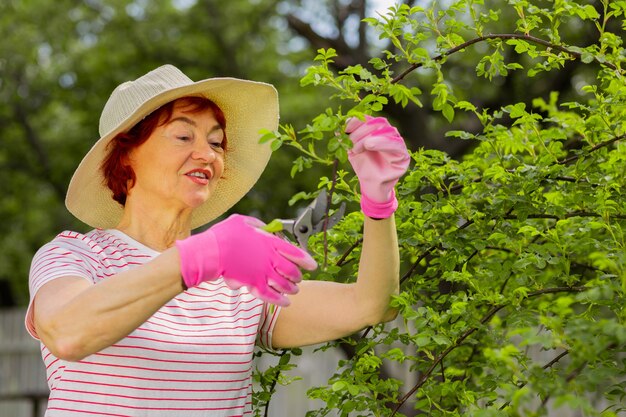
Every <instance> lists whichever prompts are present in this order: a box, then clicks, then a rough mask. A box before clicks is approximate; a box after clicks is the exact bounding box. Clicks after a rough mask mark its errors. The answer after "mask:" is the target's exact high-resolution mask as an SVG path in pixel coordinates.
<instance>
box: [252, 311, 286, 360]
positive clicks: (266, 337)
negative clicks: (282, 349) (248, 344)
mask: <svg viewBox="0 0 626 417" xmlns="http://www.w3.org/2000/svg"><path fill="white" fill-rule="evenodd" d="M280 310H281V307H280V306H277V305H274V304H269V303H263V311H262V313H261V323H260V325H259V334H258V336H257V340H256V344H257V346H259V347H261V348H263V349H265V350H268V351H270V352H274V353H275V352H276V351H275V350H274V348H273V347H272V332H273V331H274V326H275V325H276V321H277V320H278V315H279V314H280Z"/></svg>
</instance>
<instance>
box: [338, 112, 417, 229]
mask: <svg viewBox="0 0 626 417" xmlns="http://www.w3.org/2000/svg"><path fill="white" fill-rule="evenodd" d="M346 133H348V134H349V136H350V139H351V140H352V142H353V143H354V146H353V147H352V149H351V150H350V151H348V160H349V161H350V164H352V168H353V169H354V172H355V173H356V175H357V177H358V178H359V185H360V187H361V210H363V213H364V214H365V215H366V216H369V217H372V218H376V219H385V218H387V217H391V215H392V214H393V212H394V211H396V209H397V208H398V200H397V199H396V193H395V191H394V186H395V185H396V183H397V182H398V179H399V178H400V177H401V176H402V175H403V174H404V173H405V172H406V170H407V167H408V166H409V162H410V160H411V158H410V156H409V152H408V151H407V148H406V145H405V143H404V139H402V136H400V133H398V130H397V129H396V128H395V127H393V126H391V124H389V122H388V121H387V119H386V118H384V117H371V116H365V121H362V120H359V119H357V118H356V117H353V118H351V119H349V120H348V123H347V124H346Z"/></svg>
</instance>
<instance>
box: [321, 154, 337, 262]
mask: <svg viewBox="0 0 626 417" xmlns="http://www.w3.org/2000/svg"><path fill="white" fill-rule="evenodd" d="M338 166H339V160H338V159H337V158H335V160H334V161H333V181H332V183H331V184H330V191H329V192H328V196H327V197H326V213H325V214H324V216H325V217H324V228H323V230H324V269H326V266H327V265H328V221H329V219H330V204H331V202H332V201H333V193H334V192H335V185H336V184H337V167H338Z"/></svg>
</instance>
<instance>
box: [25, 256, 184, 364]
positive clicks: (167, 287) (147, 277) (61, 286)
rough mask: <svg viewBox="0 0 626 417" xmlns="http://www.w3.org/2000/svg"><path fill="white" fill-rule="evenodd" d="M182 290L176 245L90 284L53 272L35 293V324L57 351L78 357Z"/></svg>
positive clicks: (112, 338) (129, 328)
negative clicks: (130, 267)
mask: <svg viewBox="0 0 626 417" xmlns="http://www.w3.org/2000/svg"><path fill="white" fill-rule="evenodd" d="M182 290H183V287H182V279H181V275H180V268H179V261H178V252H177V250H176V249H168V250H166V251H165V252H163V253H162V254H161V255H159V256H158V257H156V258H155V259H154V260H152V261H151V262H148V263H146V264H144V265H142V266H138V267H136V268H133V269H131V270H128V271H125V272H122V273H119V274H117V275H114V276H112V277H110V278H108V279H106V280H104V281H101V282H99V283H97V284H95V285H93V284H90V283H89V282H87V281H86V280H85V279H84V278H80V277H72V276H68V277H62V278H57V279H55V280H53V281H50V282H49V283H47V284H45V285H44V286H43V287H41V288H40V289H39V291H38V292H37V295H36V296H35V299H34V301H33V303H34V304H33V307H34V311H33V314H34V322H35V329H36V331H37V334H38V336H39V338H40V339H41V341H42V342H43V344H44V345H46V347H47V348H48V349H49V350H50V351H51V352H52V353H53V354H54V355H55V356H56V357H58V358H61V359H65V360H69V361H77V360H80V359H83V358H84V357H86V356H88V355H90V354H92V353H95V352H98V351H99V350H102V349H104V348H105V347H108V346H110V345H112V344H113V343H115V342H117V341H119V340H120V339H123V338H124V337H126V336H127V335H128V334H130V333H131V332H132V331H133V330H135V329H136V328H137V327H139V326H140V325H141V324H142V323H144V322H145V321H146V320H147V319H148V318H149V317H150V316H152V315H153V314H154V313H155V312H156V311H157V310H158V309H159V308H161V307H162V306H163V305H165V304H166V303H167V302H168V301H169V300H171V299H172V298H174V297H175V296H176V295H177V294H179V293H180V292H181V291H182Z"/></svg>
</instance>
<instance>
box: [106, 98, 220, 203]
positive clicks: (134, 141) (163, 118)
mask: <svg viewBox="0 0 626 417" xmlns="http://www.w3.org/2000/svg"><path fill="white" fill-rule="evenodd" d="M178 101H184V102H185V106H186V107H190V109H189V110H187V112H189V113H200V112H202V111H205V110H211V111H212V112H213V115H214V116H215V120H217V123H219V125H220V126H221V127H222V129H223V130H224V141H223V142H222V148H223V149H224V150H226V143H227V142H226V118H225V117H224V112H222V110H221V109H220V108H219V107H218V106H217V104H215V103H214V102H212V101H211V100H209V99H207V98H204V97H182V98H179V99H176V100H174V101H170V102H169V103H167V104H164V105H163V106H161V107H159V108H158V109H156V110H155V111H153V112H152V113H150V114H149V115H148V116H146V117H145V118H144V119H143V120H141V121H140V122H139V123H137V124H136V125H135V126H133V127H132V128H131V129H130V130H129V131H128V132H122V133H118V134H117V135H116V136H115V137H114V138H113V139H112V140H111V142H109V144H108V145H107V152H108V153H107V155H106V157H105V159H104V161H103V162H102V165H101V166H100V169H101V170H102V175H103V176H104V181H105V183H106V185H107V187H109V189H110V190H111V191H112V192H113V199H114V200H115V201H117V202H118V203H120V204H121V205H122V206H124V205H125V204H126V196H127V195H128V189H129V188H131V187H132V186H133V185H134V184H135V173H134V172H133V169H132V168H131V167H130V166H129V165H128V164H127V163H126V162H125V161H126V160H127V157H128V155H129V153H130V151H132V150H133V149H135V148H137V147H139V146H140V145H141V144H143V143H144V142H145V141H146V140H148V138H149V137H150V135H151V134H152V132H154V130H155V129H156V128H157V127H159V126H162V125H164V124H166V123H167V122H169V121H170V120H171V118H172V113H173V112H174V105H175V103H176V102H178Z"/></svg>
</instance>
